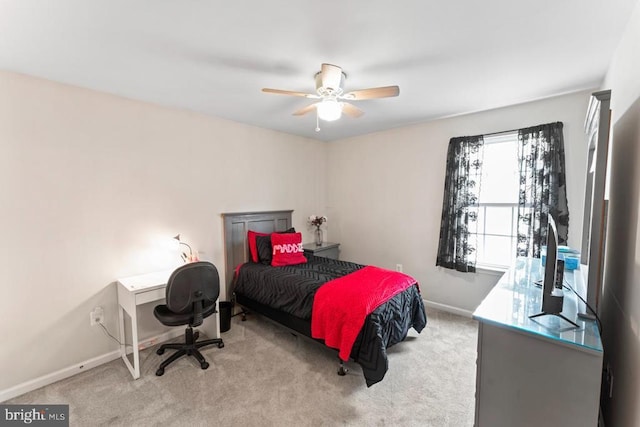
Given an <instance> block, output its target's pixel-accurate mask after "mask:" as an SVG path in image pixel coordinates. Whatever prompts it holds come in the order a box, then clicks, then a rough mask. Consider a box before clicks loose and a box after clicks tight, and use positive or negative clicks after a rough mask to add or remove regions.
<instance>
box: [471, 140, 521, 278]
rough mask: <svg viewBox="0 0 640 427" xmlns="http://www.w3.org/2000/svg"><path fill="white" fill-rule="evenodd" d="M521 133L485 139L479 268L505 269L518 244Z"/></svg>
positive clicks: (477, 227) (478, 225) (476, 225)
mask: <svg viewBox="0 0 640 427" xmlns="http://www.w3.org/2000/svg"><path fill="white" fill-rule="evenodd" d="M518 184H519V172H518V133H517V132H509V133H502V134H498V135H487V136H485V137H484V155H483V162H482V177H481V181H480V197H479V199H478V206H479V209H478V220H477V221H476V222H475V223H474V224H473V226H474V228H475V229H474V230H470V231H472V232H475V234H476V236H477V240H478V241H477V247H476V251H477V253H476V256H477V260H476V264H477V266H478V267H486V268H506V267H509V265H510V264H511V262H512V261H513V260H514V259H515V257H516V245H517V242H518V237H517V235H518V233H517V224H518V191H519V190H518Z"/></svg>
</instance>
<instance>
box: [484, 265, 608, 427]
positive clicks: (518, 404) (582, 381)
mask: <svg viewBox="0 0 640 427" xmlns="http://www.w3.org/2000/svg"><path fill="white" fill-rule="evenodd" d="M540 277H541V269H540V260H539V259H531V258H519V259H518V260H517V261H516V265H515V266H514V267H512V268H511V269H509V271H507V272H506V273H505V274H504V275H503V276H502V278H501V279H500V281H499V282H498V284H497V285H496V286H495V287H494V288H493V289H492V290H491V292H490V293H489V294H488V295H487V297H486V298H485V299H484V300H483V301H482V303H481V304H480V306H478V308H477V309H476V311H475V312H474V313H473V317H474V319H476V320H478V322H479V330H478V360H477V377H476V416H475V425H476V426H478V427H502V426H504V427H514V426H518V427H528V426H531V427H539V426H554V427H556V426H558V427H559V426H581V427H583V426H585V427H586V426H593V427H596V426H597V424H598V411H599V406H600V382H601V372H602V359H603V351H602V342H601V340H600V334H599V332H598V328H597V324H596V322H595V321H591V320H583V319H581V318H578V316H577V313H578V299H577V298H576V297H575V295H574V294H573V293H572V292H571V291H569V290H566V289H565V291H564V295H565V299H564V309H563V311H562V314H563V315H564V316H566V317H567V318H569V319H571V320H572V321H574V322H576V323H577V324H578V325H579V326H580V327H579V328H578V329H575V328H572V327H571V325H570V324H569V323H567V322H566V321H565V320H562V319H561V318H559V317H557V316H553V315H545V316H541V317H538V318H536V319H534V320H531V319H529V316H530V315H532V314H536V313H538V312H540V306H541V300H542V294H541V292H542V291H541V288H539V287H537V286H535V285H534V284H533V282H534V281H535V280H538V279H540ZM565 280H566V282H567V283H569V284H570V285H571V286H572V287H574V288H576V287H578V289H579V288H581V287H583V286H584V284H583V283H582V282H583V281H582V275H581V272H580V270H575V271H566V272H565Z"/></svg>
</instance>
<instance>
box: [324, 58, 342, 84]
mask: <svg viewBox="0 0 640 427" xmlns="http://www.w3.org/2000/svg"><path fill="white" fill-rule="evenodd" d="M320 73H321V76H322V86H323V87H325V88H326V89H334V90H338V89H340V87H341V86H340V83H341V82H342V68H340V67H338V66H337V65H332V64H322V68H321V69H320Z"/></svg>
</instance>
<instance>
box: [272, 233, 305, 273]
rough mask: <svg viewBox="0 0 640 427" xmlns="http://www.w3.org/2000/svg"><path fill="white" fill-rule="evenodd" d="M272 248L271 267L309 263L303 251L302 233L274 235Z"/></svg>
mask: <svg viewBox="0 0 640 427" xmlns="http://www.w3.org/2000/svg"><path fill="white" fill-rule="evenodd" d="M271 246H272V248H273V258H272V260H271V265H272V266H274V267H280V266H282V265H293V264H303V263H305V262H307V258H306V257H305V256H304V250H303V249H302V233H287V234H280V233H273V234H272V235H271Z"/></svg>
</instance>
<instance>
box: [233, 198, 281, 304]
mask: <svg viewBox="0 0 640 427" xmlns="http://www.w3.org/2000/svg"><path fill="white" fill-rule="evenodd" d="M292 212H293V210H285V211H262V212H237V213H223V214H222V218H223V220H224V258H225V262H224V265H225V281H226V283H225V285H226V288H225V289H226V294H225V295H226V296H227V299H230V298H231V280H232V279H233V273H234V269H235V268H236V267H237V266H238V264H242V263H245V262H247V261H249V245H248V243H247V231H249V230H253V231H257V232H260V233H273V232H274V231H284V230H286V229H288V228H290V227H291V213H292Z"/></svg>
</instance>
